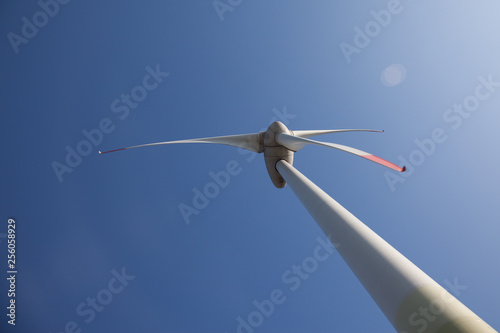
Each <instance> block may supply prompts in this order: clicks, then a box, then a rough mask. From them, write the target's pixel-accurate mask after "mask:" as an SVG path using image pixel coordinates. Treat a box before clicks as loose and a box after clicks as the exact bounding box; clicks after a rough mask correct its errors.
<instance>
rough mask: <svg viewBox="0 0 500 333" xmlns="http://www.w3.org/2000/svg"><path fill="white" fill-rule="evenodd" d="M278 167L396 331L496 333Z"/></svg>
mask: <svg viewBox="0 0 500 333" xmlns="http://www.w3.org/2000/svg"><path fill="white" fill-rule="evenodd" d="M276 169H277V170H278V172H279V173H280V175H281V176H282V177H283V178H284V179H285V181H286V182H287V183H288V184H289V185H290V187H291V188H292V190H293V192H294V193H295V194H296V196H297V197H298V198H299V200H300V201H301V202H302V204H303V205H304V207H305V208H306V209H307V211H308V212H309V213H310V214H311V216H312V217H313V218H314V219H315V220H316V222H317V223H318V225H319V226H320V228H321V229H322V230H323V232H324V233H325V234H326V235H327V236H328V238H329V239H330V241H331V242H332V243H333V244H334V245H335V247H336V248H337V250H338V252H339V253H340V254H341V256H342V257H343V258H344V260H345V261H346V263H347V264H348V265H349V267H350V268H351V270H352V271H353V272H354V274H355V275H356V277H357V278H358V279H359V281H360V282H361V283H362V284H363V286H364V287H365V288H366V290H367V291H368V293H369V294H370V295H371V297H372V298H373V300H374V301H375V302H376V303H377V305H378V306H379V307H380V309H381V310H382V312H383V313H384V314H385V316H386V317H387V318H388V319H389V321H390V322H391V323H392V325H393V326H394V328H395V329H396V330H397V332H399V333H405V332H406V333H410V332H418V333H438V332H439V333H444V332H454V333H455V332H457V333H461V332H470V333H482V332H496V331H495V330H494V329H493V328H492V327H491V326H489V325H488V324H487V323H485V322H484V321H483V320H482V319H481V318H479V317H478V316H477V315H476V314H474V313H473V312H472V311H471V310H469V309H468V308H467V307H466V306H465V305H463V304H462V303H461V302H459V301H458V300H457V299H456V298H455V297H453V296H452V295H451V294H450V293H448V292H447V291H446V290H445V289H444V288H443V287H441V286H440V285H439V284H438V283H436V282H435V281H434V280H433V279H431V278H430V277H429V276H428V275H427V274H425V273H424V272H423V271H422V270H420V269H419V268H418V267H417V266H415V265H414V264H413V263H412V262H411V261H409V260H408V259H407V258H406V257H404V256H403V255H402V254H401V253H399V252H398V251H397V250H396V249H394V248H393V247H392V246H391V245H390V244H389V243H387V242H386V241H385V240H383V239H382V238H381V237H380V236H379V235H377V234H376V233H375V232H374V231H372V230H371V229H370V228H368V227H367V226H366V225H365V224H363V222H361V221H360V220H358V219H357V218H356V217H355V216H354V215H352V214H351V213H350V212H349V211H348V210H346V209H345V208H344V207H342V206H341V205H340V204H339V203H338V202H336V201H335V200H334V199H333V198H331V197H330V196H329V195H328V194H326V193H325V192H324V191H323V190H321V189H320V188H319V187H318V186H317V185H315V184H314V183H313V182H312V181H310V180H309V179H308V178H307V177H305V176H304V175H303V174H301V173H300V172H299V171H298V170H297V169H295V168H294V167H293V166H292V165H291V164H290V163H288V162H286V161H284V160H280V161H278V162H277V163H276Z"/></svg>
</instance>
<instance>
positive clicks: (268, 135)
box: [99, 121, 497, 333]
mask: <svg viewBox="0 0 500 333" xmlns="http://www.w3.org/2000/svg"><path fill="white" fill-rule="evenodd" d="M351 131H369V132H381V131H375V130H360V129H347V130H311V131H290V130H289V129H288V128H286V126H285V125H284V124H283V123H281V122H279V121H277V122H274V123H272V124H271V125H270V126H269V128H268V129H267V131H266V132H260V133H254V134H242V135H230V136H219V137H211V138H201V139H189V140H179V141H167V142H157V143H150V144H144V145H139V146H132V147H128V148H121V149H116V150H110V151H107V152H103V153H101V152H99V154H104V153H110V152H114V151H118V150H125V149H131V148H139V147H146V146H153V145H165V144H178V143H217V144H225V145H230V146H235V147H240V148H244V149H248V150H251V151H254V152H257V153H264V161H265V164H266V167H267V171H268V173H269V176H270V178H271V181H272V182H273V184H274V185H275V186H276V187H277V188H283V187H285V185H286V184H287V183H288V184H289V185H290V187H291V188H292V190H293V192H294V193H295V195H296V196H297V197H298V198H299V200H300V201H301V202H302V204H303V205H304V207H305V208H306V209H307V211H308V212H309V214H311V216H312V217H313V218H314V219H315V220H316V222H317V224H318V225H319V227H320V228H321V229H322V230H323V232H324V233H325V234H326V235H327V236H328V238H329V239H330V241H331V242H332V243H333V244H334V245H335V247H336V248H337V250H338V252H339V253H340V255H341V256H342V257H343V259H344V260H345V262H346V263H347V264H348V265H349V267H350V268H351V270H352V271H353V272H354V274H355V275H356V277H357V278H358V279H359V281H360V282H361V283H362V284H363V286H364V287H365V289H366V290H367V291H368V293H369V294H370V295H371V297H372V298H373V300H374V301H375V302H376V303H377V305H378V306H379V307H380V309H381V310H382V312H383V313H384V314H385V316H386V317H387V319H389V321H390V322H391V323H392V325H393V326H394V328H395V329H396V330H397V332H399V333H411V332H418V333H423V332H425V333H452V332H453V333H462V332H463V333H465V332H467V333H483V332H485V333H486V332H488V333H491V332H497V331H495V330H494V329H493V328H492V327H491V326H489V325H488V324H487V323H486V322H484V321H483V320H482V319H481V318H480V317H478V316H477V315H476V314H475V313H473V312H472V311H471V310H470V309H469V308H467V307H466V306H465V305H463V304H462V303H461V302H460V301H458V300H457V299H456V298H455V297H453V296H452V295H451V294H450V293H448V292H447V291H446V290H445V289H444V288H443V287H441V286H440V285H439V284H438V283H436V282H435V281H434V280H433V279H432V278H430V277H429V276H428V275H427V274H425V273H424V272H423V271H422V270H420V269H419V268H418V267H417V266H416V265H414V264H413V263H412V262H411V261H409V260H408V259H407V258H406V257H405V256H403V255H402V254H401V253H399V252H398V251H397V250H396V249H394V248H393V247H392V246H391V245H390V244H389V243H387V242H386V241H385V240H383V239H382V238H381V237H380V236H379V235H377V234H376V233H375V232H374V231H373V230H371V229H370V228H369V227H367V226H366V225H365V224H363V222H361V221H360V220H358V219H357V218H356V217H355V216H354V215H352V214H351V213H350V212H349V211H348V210H346V209H345V208H344V207H342V206H341V205H340V204H339V203H338V202H337V201H335V200H334V199H333V198H331V197H330V196H329V195H328V194H326V193H325V192H324V191H323V190H321V189H320V188H319V187H318V186H317V185H315V184H314V183H313V182H312V181H310V180H309V179H308V178H307V177H306V176H304V175H303V174H301V173H300V172H299V171H298V170H297V169H295V168H294V167H293V156H294V153H295V152H296V151H298V150H300V149H302V148H303V147H304V146H305V145H307V144H313V145H319V146H325V147H330V148H335V149H338V150H341V151H345V152H348V153H351V154H354V155H357V156H360V157H363V158H365V159H368V160H370V161H372V162H375V163H378V164H381V165H383V166H386V167H388V168H391V169H393V170H396V171H400V172H403V171H405V168H404V167H399V166H397V165H395V164H393V163H391V162H388V161H386V160H384V159H382V158H380V157H377V156H375V155H372V154H369V153H367V152H364V151H362V150H359V149H356V148H352V147H347V146H343V145H339V144H334V143H327V142H320V141H315V140H311V139H308V138H309V137H312V136H317V135H322V134H328V133H338V132H351Z"/></svg>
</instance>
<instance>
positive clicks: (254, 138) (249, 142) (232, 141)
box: [99, 133, 264, 154]
mask: <svg viewBox="0 0 500 333" xmlns="http://www.w3.org/2000/svg"><path fill="white" fill-rule="evenodd" d="M263 138H264V134H263V133H254V134H239V135H227V136H216V137H211V138H199V139H188V140H176V141H165V142H155V143H148V144H144V145H138V146H131V147H126V148H120V149H114V150H108V151H104V152H101V151H99V154H107V153H112V152H115V151H119V150H126V149H132V148H140V147H148V146H158V145H170V144H177V143H216V144H221V145H228V146H234V147H239V148H244V149H247V150H251V151H254V152H256V153H261V152H262V151H263V147H262V144H261V142H263Z"/></svg>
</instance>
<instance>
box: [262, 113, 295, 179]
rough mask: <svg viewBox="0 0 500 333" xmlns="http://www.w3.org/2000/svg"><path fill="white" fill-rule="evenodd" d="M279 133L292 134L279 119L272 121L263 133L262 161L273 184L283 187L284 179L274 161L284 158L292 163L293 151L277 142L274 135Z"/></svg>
mask: <svg viewBox="0 0 500 333" xmlns="http://www.w3.org/2000/svg"><path fill="white" fill-rule="evenodd" d="M280 133H286V134H290V135H293V132H292V131H290V130H289V129H288V128H287V127H286V126H285V125H284V124H283V123H282V122H281V121H275V122H274V123H272V124H271V125H270V126H269V128H268V129H267V131H266V132H265V134H264V161H265V162H266V168H267V172H268V173H269V177H271V181H272V182H273V184H274V186H276V187H277V188H283V187H285V185H286V181H285V179H283V177H281V175H280V173H279V172H278V170H277V169H276V163H277V162H278V161H279V160H285V161H287V162H288V163H290V165H293V153H294V152H293V151H291V150H289V149H288V148H286V147H285V146H283V145H281V144H279V143H278V141H277V140H276V137H277V136H278V134H280Z"/></svg>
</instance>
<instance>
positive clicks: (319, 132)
mask: <svg viewBox="0 0 500 333" xmlns="http://www.w3.org/2000/svg"><path fill="white" fill-rule="evenodd" d="M339 132H377V133H382V132H383V131H379V130H372V129H338V130H310V131H307V130H306V131H293V134H294V135H295V136H298V137H299V138H309V137H311V136H316V135H323V134H330V133H339Z"/></svg>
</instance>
